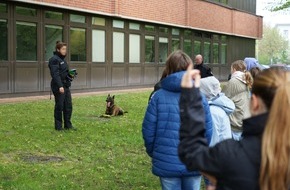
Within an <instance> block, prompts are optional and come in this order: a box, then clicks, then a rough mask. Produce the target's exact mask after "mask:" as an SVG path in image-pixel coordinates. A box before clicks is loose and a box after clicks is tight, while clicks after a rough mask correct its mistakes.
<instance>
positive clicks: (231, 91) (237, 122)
mask: <svg viewBox="0 0 290 190" xmlns="http://www.w3.org/2000/svg"><path fill="white" fill-rule="evenodd" d="M231 73H232V76H231V79H230V80H229V82H228V83H227V85H226V86H225V87H224V89H223V92H224V93H225V95H226V96H227V97H228V98H230V99H231V100H232V101H233V102H234V104H235V107H236V109H235V111H234V113H233V114H231V115H230V123H231V129H232V136H233V139H235V140H240V139H241V137H242V132H243V128H242V125H243V119H246V118H248V117H250V109H249V105H250V98H251V88H252V84H253V78H252V76H251V74H250V72H248V71H246V64H245V63H244V61H242V60H237V61H235V62H233V63H232V65H231Z"/></svg>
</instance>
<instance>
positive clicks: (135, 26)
mask: <svg viewBox="0 0 290 190" xmlns="http://www.w3.org/2000/svg"><path fill="white" fill-rule="evenodd" d="M129 28H130V29H131V30H140V24H137V23H130V24H129Z"/></svg>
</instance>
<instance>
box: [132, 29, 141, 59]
mask: <svg viewBox="0 0 290 190" xmlns="http://www.w3.org/2000/svg"><path fill="white" fill-rule="evenodd" d="M129 41H130V42H129V62H130V63H140V35H137V34H130V39H129Z"/></svg>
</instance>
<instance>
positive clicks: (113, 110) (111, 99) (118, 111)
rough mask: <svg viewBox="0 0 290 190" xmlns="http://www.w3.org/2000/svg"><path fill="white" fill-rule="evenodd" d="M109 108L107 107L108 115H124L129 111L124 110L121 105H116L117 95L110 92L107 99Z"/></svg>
mask: <svg viewBox="0 0 290 190" xmlns="http://www.w3.org/2000/svg"><path fill="white" fill-rule="evenodd" d="M106 102H107V108H106V112H105V114H106V115H109V116H118V115H124V113H128V112H126V111H124V110H123V109H122V108H121V107H119V106H117V105H115V96H111V95H110V94H108V96H107V99H106Z"/></svg>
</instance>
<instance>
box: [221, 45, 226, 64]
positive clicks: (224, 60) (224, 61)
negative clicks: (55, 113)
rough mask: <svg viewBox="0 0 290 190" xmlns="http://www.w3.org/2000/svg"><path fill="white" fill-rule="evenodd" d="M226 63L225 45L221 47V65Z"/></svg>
mask: <svg viewBox="0 0 290 190" xmlns="http://www.w3.org/2000/svg"><path fill="white" fill-rule="evenodd" d="M226 63H227V44H222V46H221V64H226Z"/></svg>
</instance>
